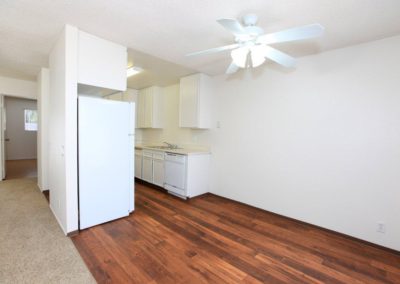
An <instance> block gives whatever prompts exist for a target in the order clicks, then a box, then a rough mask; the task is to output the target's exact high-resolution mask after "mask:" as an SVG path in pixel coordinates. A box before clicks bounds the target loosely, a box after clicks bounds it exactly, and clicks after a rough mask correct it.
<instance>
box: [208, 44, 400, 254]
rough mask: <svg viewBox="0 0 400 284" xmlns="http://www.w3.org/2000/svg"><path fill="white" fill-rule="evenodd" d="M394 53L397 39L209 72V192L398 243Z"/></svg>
mask: <svg viewBox="0 0 400 284" xmlns="http://www.w3.org/2000/svg"><path fill="white" fill-rule="evenodd" d="M398 50H400V37H394V38H389V39H385V40H381V41H376V42H371V43H367V44H363V45H359V46H354V47H349V48H344V49H340V50H333V51H330V52H326V53H322V54H320V55H316V56H310V57H305V58H301V59H299V60H298V68H297V70H295V71H293V72H281V71H279V70H277V69H274V68H268V66H266V68H265V69H264V70H263V71H264V72H263V73H260V74H254V76H253V77H251V76H250V75H249V74H247V75H245V76H243V77H242V76H241V75H240V74H238V76H237V77H236V78H230V79H228V78H226V76H220V77H218V78H216V80H215V81H216V85H217V87H216V96H217V100H218V110H219V111H218V114H217V115H218V117H219V118H218V120H219V121H220V123H221V129H219V130H218V131H216V133H215V140H214V144H213V155H214V156H213V158H214V165H213V168H214V173H213V174H214V184H213V188H214V189H213V190H214V192H215V193H217V194H220V195H223V196H226V197H229V198H232V199H235V200H239V201H242V202H245V203H248V204H251V205H254V206H257V207H260V208H263V209H266V210H269V211H272V212H276V213H279V214H282V215H285V216H289V217H292V218H295V219H300V220H303V221H306V222H309V223H312V224H316V225H319V226H322V227H326V228H329V229H332V230H335V231H339V232H342V233H345V234H348V235H352V236H355V237H358V238H361V239H364V240H367V241H371V242H374V243H377V244H381V245H384V246H387V247H390V248H393V249H397V250H400V226H399V221H398V220H399V216H400V180H399V170H400V147H399V145H400V111H399V109H400V96H399V93H400V80H399V74H400V70H399V69H400V56H399V53H398ZM379 222H382V223H385V224H386V226H387V232H386V234H381V233H378V232H377V231H376V230H377V223H379Z"/></svg>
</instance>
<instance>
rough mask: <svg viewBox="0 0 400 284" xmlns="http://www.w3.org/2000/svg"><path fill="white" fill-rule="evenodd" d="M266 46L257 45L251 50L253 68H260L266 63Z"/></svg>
mask: <svg viewBox="0 0 400 284" xmlns="http://www.w3.org/2000/svg"><path fill="white" fill-rule="evenodd" d="M264 47H265V46H264V45H255V46H253V47H251V48H250V52H251V54H250V57H251V66H252V67H253V68H254V67H258V66H260V65H261V64H263V63H264V62H265V54H266V51H265V48H264Z"/></svg>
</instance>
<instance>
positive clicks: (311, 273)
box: [72, 184, 400, 283]
mask: <svg viewBox="0 0 400 284" xmlns="http://www.w3.org/2000/svg"><path fill="white" fill-rule="evenodd" d="M72 240H73V242H74V244H75V246H76V247H77V249H78V250H79V252H80V254H81V256H82V257H83V259H84V261H85V263H86V264H87V266H88V267H89V269H90V271H91V272H92V274H93V276H94V277H95V278H96V280H97V281H98V282H99V283H400V255H399V254H396V253H392V252H390V251H387V250H384V249H381V248H377V247H374V246H371V245H368V244H366V243H363V242H360V241H357V240H353V239H350V238H347V237H345V236H341V235H339V234H335V233H332V232H328V231H326V230H322V229H319V228H316V227H314V226H311V225H307V224H303V223H300V222H297V221H294V220H290V219H287V218H285V217H281V216H277V215H275V214H272V213H268V212H265V211H263V210H259V209H256V208H253V207H250V206H247V205H244V204H240V203H237V202H233V201H230V200H227V199H224V198H221V197H218V196H215V195H212V194H206V195H204V196H201V197H198V198H194V199H191V200H188V201H184V200H180V199H178V198H176V197H173V196H171V195H168V194H166V193H164V192H162V191H159V190H157V189H154V188H150V187H148V186H146V185H143V184H136V210H135V212H134V213H133V214H131V216H129V217H127V218H123V219H120V220H117V221H114V222H110V223H106V224H103V225H99V226H96V227H93V228H90V229H86V230H83V231H81V232H80V234H79V235H77V236H75V237H73V238H72Z"/></svg>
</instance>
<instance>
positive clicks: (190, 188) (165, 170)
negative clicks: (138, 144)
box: [135, 149, 210, 198]
mask: <svg viewBox="0 0 400 284" xmlns="http://www.w3.org/2000/svg"><path fill="white" fill-rule="evenodd" d="M135 163H136V167H135V176H136V177H137V178H140V179H142V180H144V181H147V182H149V183H152V184H155V185H158V186H160V187H164V188H165V189H166V190H168V192H169V193H171V194H174V195H177V196H179V197H181V198H187V197H195V196H198V195H201V194H204V193H206V192H209V169H210V154H208V153H207V154H201V155H183V154H174V153H170V152H166V153H165V152H163V151H152V150H146V149H144V150H143V151H138V150H136V151H135ZM139 165H140V166H139Z"/></svg>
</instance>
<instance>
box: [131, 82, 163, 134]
mask: <svg viewBox="0 0 400 284" xmlns="http://www.w3.org/2000/svg"><path fill="white" fill-rule="evenodd" d="M162 99H163V98H162V92H161V88H160V87H157V86H152V87H148V88H144V89H141V90H139V93H138V105H137V128H163V110H162Z"/></svg>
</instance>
